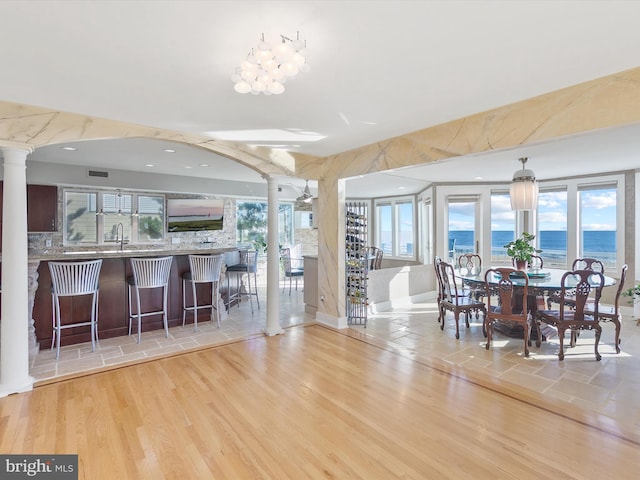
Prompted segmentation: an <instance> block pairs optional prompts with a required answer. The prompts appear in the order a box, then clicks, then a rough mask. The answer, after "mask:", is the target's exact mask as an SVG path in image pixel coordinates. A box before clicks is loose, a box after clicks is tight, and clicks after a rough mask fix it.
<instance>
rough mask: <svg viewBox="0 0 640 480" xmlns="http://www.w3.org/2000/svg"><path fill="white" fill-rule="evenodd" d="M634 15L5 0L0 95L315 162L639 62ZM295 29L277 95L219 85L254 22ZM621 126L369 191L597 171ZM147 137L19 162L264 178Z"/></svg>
mask: <svg viewBox="0 0 640 480" xmlns="http://www.w3.org/2000/svg"><path fill="white" fill-rule="evenodd" d="M638 18H640V2H630V1H590V2H587V1H559V0H556V1H554V2H543V1H518V2H515V1H514V2H505V1H483V0H478V1H456V2H452V1H397V0H396V1H393V0H389V1H365V0H363V1H314V2H311V1H296V2H289V1H238V0H234V1H164V2H149V1H128V2H115V1H90V0H87V1H84V2H77V1H55V0H51V1H34V0H32V1H28V2H25V1H11V0H5V1H3V2H0V62H1V65H2V75H0V100H5V101H11V102H18V103H25V104H30V105H38V106H44V107H50V108H56V109H60V110H63V111H69V112H76V113H82V114H88V115H93V116H97V117H103V118H109V119H113V120H120V121H125V122H130V123H135V124H141V125H148V126H154V127H159V128H166V129H170V130H175V131H181V132H187V133H194V134H198V135H208V136H211V137H212V138H229V137H230V136H231V135H232V134H233V135H234V136H235V137H234V138H236V139H240V141H243V142H246V143H249V144H263V145H264V144H266V145H271V146H274V145H278V146H282V148H286V149H287V150H291V151H296V152H304V153H309V154H313V155H319V156H325V155H328V154H333V153H337V152H341V151H345V150H349V149H352V148H355V147H359V146H362V145H366V144H370V143H374V142H376V141H379V140H382V139H386V138H390V137H393V136H396V135H400V134H404V133H408V132H411V131H415V130H419V129H422V128H426V127H429V126H431V125H436V124H439V123H442V122H446V121H449V120H452V119H456V118H459V117H462V116H466V115H469V114H473V113H476V112H480V111H484V110H487V109H491V108H495V107H498V106H501V105H505V104H508V103H512V102H515V101H518V100H522V99H525V98H530V97H533V96H536V95H539V94H542V93H545V92H549V91H553V90H557V89H559V88H563V87H566V86H569V85H573V84H576V83H580V82H583V81H587V80H591V79H594V78H598V77H601V76H604V75H609V74H612V73H615V72H619V71H623V70H626V69H629V68H634V67H637V66H638V64H637V59H636V55H637V47H638V45H640V29H638V28H637V19H638ZM296 31H299V32H300V36H301V37H302V38H304V39H306V40H307V46H308V48H307V57H308V63H309V65H310V68H311V71H310V72H308V73H301V74H299V75H298V78H295V79H293V80H291V81H289V82H287V84H286V91H285V93H283V94H282V95H278V96H264V95H258V96H253V95H249V94H247V95H241V94H238V93H236V92H234V90H233V84H232V82H231V80H230V75H231V73H232V72H233V70H234V68H235V67H236V66H238V65H239V63H240V62H241V61H242V60H243V58H244V57H245V56H246V55H247V53H248V51H249V50H250V48H251V47H252V46H253V45H254V44H255V43H256V41H257V40H258V38H259V36H260V35H261V34H262V33H265V34H266V35H267V36H269V35H275V34H280V33H281V34H284V35H287V36H294V35H295V33H296ZM635 128H637V127H634V130H633V131H631V130H625V131H623V132H616V133H614V132H607V134H608V135H614V136H615V140H616V141H617V143H615V144H614V145H615V146H617V147H624V148H620V149H619V150H622V151H621V152H611V151H608V150H607V151H598V150H597V149H596V147H598V148H600V147H601V146H602V145H603V144H604V143H603V141H602V139H601V140H599V141H592V144H589V145H587V144H585V143H584V141H585V140H586V141H588V137H589V136H588V135H581V136H579V137H578V138H576V139H572V141H571V142H569V143H566V144H561V143H559V142H551V143H548V144H546V145H540V146H535V147H528V148H527V151H526V152H520V151H510V152H494V153H491V154H486V155H483V156H482V163H480V162H471V161H470V160H469V159H465V168H464V169H459V168H452V167H453V165H454V163H453V162H455V161H456V160H451V161H448V162H442V163H441V164H437V165H431V166H429V167H421V168H418V169H413V171H411V172H408V171H405V170H403V171H396V172H392V173H391V174H390V175H387V176H386V177H385V178H384V179H383V180H382V182H381V183H382V184H384V185H385V186H387V187H390V188H388V189H386V190H384V191H380V192H379V194H381V196H382V195H390V194H397V192H395V193H392V192H391V190H392V189H393V188H397V187H396V185H395V184H394V182H396V181H401V182H403V183H404V186H405V187H407V189H406V190H405V191H407V190H408V191H416V189H418V190H419V189H421V188H423V186H424V185H425V184H426V182H429V181H462V180H463V179H461V178H460V176H461V171H464V174H465V175H473V177H474V178H475V177H476V176H480V175H482V176H484V177H485V180H502V181H508V180H509V179H510V176H511V173H513V171H514V170H516V169H517V168H518V166H519V164H518V163H517V161H516V159H517V158H518V156H521V155H526V156H529V157H530V158H531V160H530V163H529V164H528V166H529V168H531V169H533V170H535V171H536V173H537V174H538V177H539V178H542V177H543V176H544V175H547V176H553V177H556V176H565V175H570V174H572V173H571V172H572V171H573V170H572V168H573V166H574V165H579V167H580V171H581V172H584V171H585V170H589V169H591V168H593V169H595V170H594V172H595V171H601V169H602V168H604V167H607V169H608V170H611V168H610V167H611V165H612V163H610V162H608V161H607V162H603V161H602V159H603V155H605V156H606V157H605V158H607V159H612V162H613V158H614V157H613V156H614V154H615V161H616V162H618V161H620V162H627V163H625V164H622V163H621V164H620V165H627V166H621V168H616V169H624V168H628V165H630V164H633V159H630V158H628V152H629V151H630V148H631V147H630V146H628V145H627V144H626V143H625V142H627V141H629V140H630V139H631V140H633V139H635V138H639V137H640V135H637V133H636V130H635ZM214 132H215V133H214ZM90 143H91V142H90ZM158 146H160V145H157V144H156V142H152V141H140V142H130V141H129V142H122V143H120V142H113V141H112V142H106V141H105V142H95V145H93V146H91V145H90V144H89V143H86V144H83V145H82V150H81V149H79V150H78V151H76V152H66V151H65V155H62V156H61V155H60V152H56V149H55V148H54V147H46V148H43V149H41V150H40V151H36V152H35V153H34V155H33V157H31V158H32V159H34V160H35V159H39V160H42V159H43V157H42V156H44V159H45V160H46V161H57V162H62V163H73V161H74V160H73V157H69V156H66V154H67V153H70V154H79V155H75V156H76V161H77V158H78V157H80V156H82V160H81V163H82V164H84V165H88V164H95V166H100V167H111V168H121V167H126V168H128V169H143V170H144V169H145V168H147V169H155V170H154V171H158V172H160V173H171V174H179V175H188V176H211V177H212V178H226V177H225V175H228V176H229V179H238V178H242V179H243V180H246V181H263V180H262V179H260V178H256V176H257V175H256V174H255V173H254V172H252V171H250V170H249V169H246V168H244V167H240V166H238V165H236V164H232V163H233V162H231V163H229V161H228V160H226V159H222V157H217V156H215V155H212V154H211V153H203V152H202V151H198V150H197V149H193V148H189V149H183V150H182V151H179V149H178V148H176V150H178V151H177V152H176V154H170V155H169V154H163V152H161V153H158V150H157V147H158ZM635 146H636V147H637V145H635ZM107 149H108V150H107ZM58 150H59V148H58ZM83 150H84V151H83ZM561 151H562V152H563V153H562V156H559V155H560V154H561V153H560V152H561ZM635 151H638V150H637V148H636V149H635ZM196 152H197V155H198V158H195V157H194V156H193V155H194V154H195V153H196ZM54 155H55V156H56V157H57V158H56V159H55V160H54V159H53V156H54ZM147 155H152V156H151V159H149V158H147ZM202 155H204V156H206V159H202V158H201V156H202ZM618 155H625V156H627V157H625V159H622V158H619V157H618ZM590 158H593V159H594V160H595V162H596V163H595V166H594V167H589V166H588V165H589V159H590ZM505 161H507V162H509V163H508V164H507V166H505V165H504V163H503V162H505ZM545 161H548V162H550V164H549V165H551V166H552V168H551V167H548V165H547V164H545V163H544V162H545ZM218 162H224V164H223V165H222V166H221V167H220V168H218V167H217V166H216V165H218ZM576 162H579V163H576ZM145 163H154V164H155V165H156V167H144V164H145ZM202 163H207V164H209V165H214V166H212V167H199V165H200V164H202ZM494 164H495V165H498V164H499V165H500V166H499V167H498V166H497V167H496V168H495V169H494V168H493V167H490V165H494ZM637 164H638V162H637V161H636V162H635V165H637ZM118 165H120V166H118ZM140 165H142V166H140ZM616 165H617V164H616ZM635 165H634V166H635ZM187 166H191V167H192V168H191V169H188V168H186V167H187ZM476 168H477V169H478V170H479V172H474V169H476ZM597 169H600V170H597ZM492 172H493V173H492ZM244 174H247V175H248V176H246V177H245V176H243V175H244ZM452 174H453V176H452ZM498 174H499V178H498V177H495V176H496V175H498ZM375 177H379V175H375V176H373V177H372V178H368V179H366V183H365V181H364V180H361V181H357V180H354V181H350V182H348V194H350V195H353V196H360V195H359V194H358V188H360V187H358V185H359V183H361V184H365V185H366V188H367V190H366V191H367V192H371V191H376V190H373V189H372V185H373V184H374V183H377V182H376V178H375ZM494 177H495V178H494ZM416 178H419V179H420V180H415V179H416ZM472 180H473V178H471V179H469V181H472ZM409 182H417V183H416V184H413V183H409ZM312 186H313V185H312ZM391 187H392V188H391Z"/></svg>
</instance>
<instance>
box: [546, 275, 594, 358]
mask: <svg viewBox="0 0 640 480" xmlns="http://www.w3.org/2000/svg"><path fill="white" fill-rule="evenodd" d="M560 285H561V290H560V297H559V298H560V303H559V307H558V310H538V311H537V312H536V320H537V321H538V322H543V323H546V324H547V325H551V326H553V327H555V328H557V330H558V337H559V339H560V350H559V351H558V358H559V359H560V360H563V359H564V334H565V332H566V331H567V330H569V331H570V332H571V333H572V337H571V344H572V346H573V344H574V339H575V334H576V333H577V332H579V331H580V330H593V331H594V332H595V344H594V351H595V356H596V360H600V358H601V356H600V353H599V352H598V344H599V343H600V336H601V334H602V327H600V323H599V321H598V318H599V312H598V309H599V304H600V297H601V295H602V288H603V286H604V275H603V274H602V273H601V272H594V271H592V270H573V271H568V272H565V273H564V275H562V279H561V281H560ZM569 291H574V292H575V295H574V296H573V302H572V305H571V306H570V305H569V304H568V300H567V292H569ZM592 293H593V296H592V299H591V300H590V298H589V297H590V295H591V294H592ZM590 301H591V302H592V303H591V305H592V307H591V309H587V308H585V307H586V306H587V304H588V302H590ZM538 329H539V326H538Z"/></svg>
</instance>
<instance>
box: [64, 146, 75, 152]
mask: <svg viewBox="0 0 640 480" xmlns="http://www.w3.org/2000/svg"><path fill="white" fill-rule="evenodd" d="M62 150H67V151H69V152H75V151H76V150H77V148H76V147H62Z"/></svg>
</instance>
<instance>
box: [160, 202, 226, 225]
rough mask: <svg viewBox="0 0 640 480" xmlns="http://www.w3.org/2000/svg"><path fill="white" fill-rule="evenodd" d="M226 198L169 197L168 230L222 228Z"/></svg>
mask: <svg viewBox="0 0 640 480" xmlns="http://www.w3.org/2000/svg"><path fill="white" fill-rule="evenodd" d="M223 216H224V199H218V198H214V199H203V198H168V199H167V231H168V232H199V231H204V230H222V221H223Z"/></svg>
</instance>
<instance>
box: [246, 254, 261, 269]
mask: <svg viewBox="0 0 640 480" xmlns="http://www.w3.org/2000/svg"><path fill="white" fill-rule="evenodd" d="M246 262H247V272H249V273H254V272H255V271H256V268H257V266H258V251H257V250H249V251H248V252H247V257H246Z"/></svg>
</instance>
